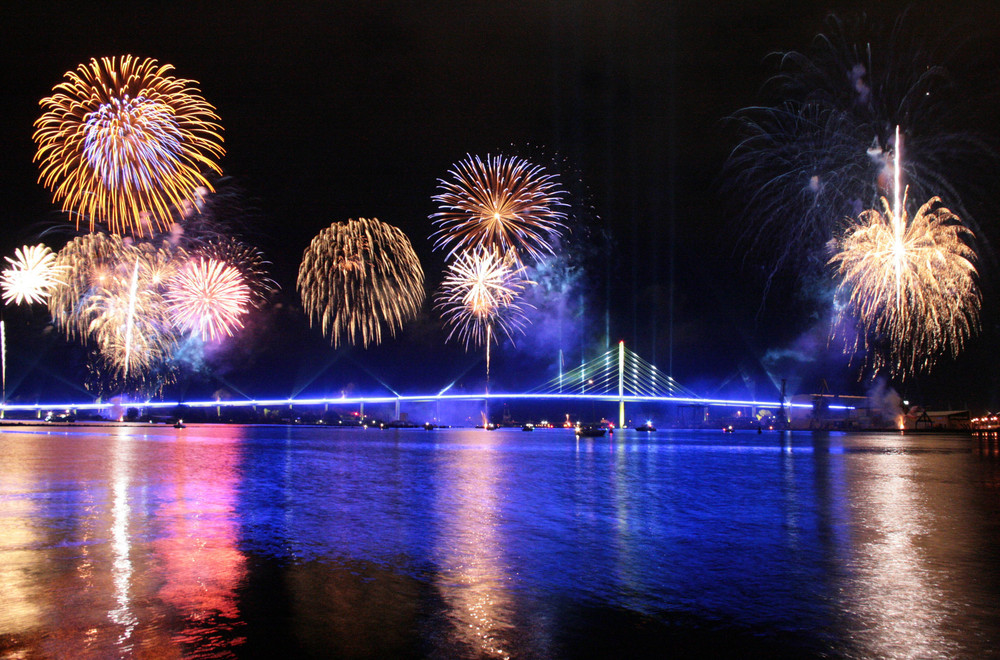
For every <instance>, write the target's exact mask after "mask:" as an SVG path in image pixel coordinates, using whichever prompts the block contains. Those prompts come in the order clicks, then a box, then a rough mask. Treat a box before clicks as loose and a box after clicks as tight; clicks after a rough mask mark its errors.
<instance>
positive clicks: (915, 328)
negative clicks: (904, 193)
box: [830, 197, 980, 378]
mask: <svg viewBox="0 0 1000 660" xmlns="http://www.w3.org/2000/svg"><path fill="white" fill-rule="evenodd" d="M940 203H941V200H940V199H938V198H937V197H934V198H932V199H931V200H930V201H928V202H927V203H926V204H924V205H923V206H921V207H920V209H919V210H918V211H917V213H916V215H915V216H914V217H913V218H912V220H910V219H909V218H908V217H907V214H906V202H905V199H904V201H903V203H902V204H897V208H896V209H895V210H894V209H893V208H892V207H891V206H890V204H889V201H888V200H887V199H886V198H884V197H883V198H882V206H883V213H879V212H878V211H875V210H869V211H865V212H864V213H862V214H861V216H860V217H859V218H858V224H857V225H855V226H853V227H851V228H850V229H849V230H848V232H847V233H846V235H845V236H844V237H843V238H842V239H841V241H840V244H839V245H838V249H837V252H836V253H835V254H834V256H833V258H831V259H830V264H831V265H834V266H835V267H836V269H837V274H838V275H839V276H840V277H841V278H842V279H841V282H840V284H839V286H838V288H837V297H838V299H839V300H840V302H841V311H840V314H841V316H850V317H853V318H856V319H857V322H858V324H859V328H858V330H859V332H858V337H857V339H856V344H855V346H854V350H858V349H861V348H862V347H863V348H865V349H867V358H866V359H867V360H868V362H869V364H871V366H872V367H874V368H875V370H876V371H878V370H879V369H882V368H888V370H889V371H890V373H891V374H892V375H900V376H902V377H903V378H906V377H907V376H910V375H915V374H916V373H919V372H922V371H930V369H931V368H932V367H933V365H934V363H935V361H936V360H937V358H938V357H939V356H940V355H942V354H951V355H952V356H955V355H957V354H958V353H959V352H960V351H961V350H962V347H963V346H964V344H965V341H966V340H967V339H968V338H969V337H971V336H972V335H974V334H975V333H976V331H977V328H978V324H979V307H980V293H979V288H978V286H977V284H976V279H977V273H976V253H975V251H974V250H973V249H972V247H970V245H969V244H970V243H971V241H972V240H973V239H974V237H973V235H972V232H971V231H969V230H968V229H967V228H966V227H964V226H963V225H962V224H961V222H960V220H959V218H958V216H956V215H955V214H954V213H952V212H951V211H949V210H948V209H946V208H944V207H941V206H938V204H940ZM848 349H850V347H848Z"/></svg>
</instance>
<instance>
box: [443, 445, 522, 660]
mask: <svg viewBox="0 0 1000 660" xmlns="http://www.w3.org/2000/svg"><path fill="white" fill-rule="evenodd" d="M480 435H482V436H484V437H482V438H479V442H480V443H483V444H482V445H479V446H475V447H463V448H460V449H457V450H455V451H452V452H450V455H449V456H448V460H446V461H445V462H443V463H442V466H443V467H442V471H443V474H442V475H441V479H440V482H441V483H442V484H448V485H449V487H448V488H447V489H444V490H442V491H440V492H439V493H438V499H440V500H448V501H443V502H442V503H441V507H442V509H444V510H446V511H453V512H454V515H448V516H443V519H444V520H445V521H446V524H445V527H444V530H443V531H442V534H441V536H440V538H439V542H438V547H437V549H436V554H437V556H438V563H439V564H440V566H441V574H440V576H439V583H438V588H439V589H440V590H441V595H442V597H443V599H444V601H445V603H447V607H448V611H449V618H450V619H451V621H452V623H453V625H454V630H455V633H456V635H457V637H458V638H459V640H460V641H461V642H462V643H463V644H465V645H467V646H468V647H470V648H471V649H473V651H474V653H475V654H477V655H481V656H486V657H494V658H509V657H511V653H510V649H509V648H506V647H507V644H506V643H505V638H509V636H510V633H511V630H512V628H513V625H512V622H511V620H510V617H511V609H512V604H513V603H512V598H510V596H509V594H508V592H507V590H506V587H507V585H508V584H509V582H510V580H511V575H510V570H509V568H508V567H507V566H506V563H505V561H504V557H503V547H502V538H501V532H500V529H499V527H500V517H501V511H500V505H501V501H500V496H499V493H498V489H499V487H500V482H501V476H500V474H499V470H498V467H499V466H498V461H499V456H498V453H497V452H496V451H495V450H494V449H493V448H492V446H490V442H491V441H492V437H491V436H490V435H489V434H486V433H483V434H480ZM450 500H454V501H450Z"/></svg>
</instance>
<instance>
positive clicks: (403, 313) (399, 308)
mask: <svg viewBox="0 0 1000 660" xmlns="http://www.w3.org/2000/svg"><path fill="white" fill-rule="evenodd" d="M296 287H297V289H298V291H299V295H300V296H301V297H302V305H303V307H304V308H305V310H306V312H307V313H308V315H309V324H310V325H312V324H313V323H319V324H320V326H321V328H322V332H323V334H324V335H325V336H328V337H329V338H330V342H331V343H332V344H333V345H334V346H339V345H340V343H341V341H344V342H347V343H350V344H357V343H359V342H360V343H361V344H362V345H363V346H368V344H369V343H371V344H378V343H379V342H381V341H382V333H383V331H388V332H389V334H390V335H391V336H395V335H396V332H397V331H399V330H400V329H402V327H403V324H404V323H405V322H406V321H408V320H409V319H411V318H413V317H414V316H416V314H417V312H418V311H419V310H420V306H421V305H422V304H423V300H424V271H423V269H422V268H421V267H420V261H419V259H418V258H417V255H416V252H414V250H413V246H412V245H411V244H410V241H409V239H408V238H407V237H406V235H405V234H404V233H403V232H402V231H400V230H399V229H397V228H396V227H392V226H391V225H388V224H386V223H384V222H381V221H379V220H377V219H374V218H373V219H370V220H369V219H366V218H358V219H357V220H348V221H347V222H342V223H334V224H332V225H331V226H330V227H328V228H327V229H324V230H323V231H321V232H320V233H319V234H317V235H316V237H315V238H313V240H312V242H311V243H310V244H309V247H308V248H307V249H306V250H305V253H304V254H303V255H302V263H301V264H300V266H299V274H298V279H297V280H296Z"/></svg>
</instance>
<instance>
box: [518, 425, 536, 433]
mask: <svg viewBox="0 0 1000 660" xmlns="http://www.w3.org/2000/svg"><path fill="white" fill-rule="evenodd" d="M521 430H522V431H534V430H535V425H534V424H525V425H524V426H522V427H521Z"/></svg>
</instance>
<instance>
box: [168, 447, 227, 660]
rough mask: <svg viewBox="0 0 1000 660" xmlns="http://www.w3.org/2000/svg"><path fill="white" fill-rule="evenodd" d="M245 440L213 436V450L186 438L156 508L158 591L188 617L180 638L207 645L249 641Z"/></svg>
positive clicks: (206, 647)
mask: <svg viewBox="0 0 1000 660" xmlns="http://www.w3.org/2000/svg"><path fill="white" fill-rule="evenodd" d="M238 443H239V440H238V439H235V438H227V437H222V438H213V441H212V442H211V444H210V445H208V446H209V447H211V453H210V456H208V455H206V452H205V448H206V445H205V444H204V443H202V442H198V441H191V440H189V439H188V438H186V437H184V436H183V435H182V436H181V437H179V438H178V440H177V442H176V443H174V444H173V445H172V449H173V457H172V459H173V460H171V461H170V462H169V464H168V466H169V469H170V470H171V473H170V474H169V475H168V477H167V482H166V483H165V484H164V493H163V498H162V504H161V505H160V506H159V507H158V508H157V511H156V519H157V521H158V523H159V524H158V527H159V529H158V532H157V535H156V539H155V540H154V541H153V543H152V551H153V553H154V555H155V556H156V558H157V561H158V564H159V567H160V570H162V572H163V575H162V586H161V587H160V588H159V590H158V591H157V596H158V597H159V599H160V600H161V601H162V602H163V604H164V605H167V606H170V607H171V608H173V610H174V611H175V612H176V615H179V616H180V618H181V621H182V627H181V629H180V630H179V631H178V632H177V633H176V634H175V636H174V638H175V640H176V641H177V642H180V643H182V644H184V645H187V646H190V647H194V648H198V649H200V650H201V651H202V652H206V651H210V650H211V651H220V650H222V649H225V648H227V647H229V646H234V647H235V646H239V645H240V644H242V643H243V641H244V640H243V638H242V637H240V636H239V635H238V634H237V632H238V629H239V628H240V626H241V622H240V618H239V614H240V613H239V607H238V603H237V594H236V590H237V588H238V587H239V586H240V585H241V584H242V582H243V580H244V577H245V575H246V558H245V557H244V555H243V554H242V553H241V552H240V551H239V550H238V549H237V544H238V542H239V538H238V529H237V524H236V516H235V505H236V493H237V489H238V487H239V471H238V468H239V461H240V453H239V450H238Z"/></svg>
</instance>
